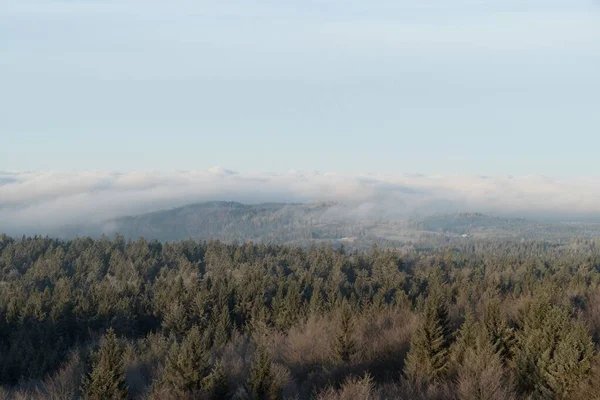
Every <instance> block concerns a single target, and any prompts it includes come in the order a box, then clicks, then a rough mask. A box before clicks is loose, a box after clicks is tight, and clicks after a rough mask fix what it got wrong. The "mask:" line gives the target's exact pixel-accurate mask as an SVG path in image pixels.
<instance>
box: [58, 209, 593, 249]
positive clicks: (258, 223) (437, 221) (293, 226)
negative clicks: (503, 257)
mask: <svg viewBox="0 0 600 400" xmlns="http://www.w3.org/2000/svg"><path fill="white" fill-rule="evenodd" d="M117 233H119V234H122V235H124V236H125V237H126V238H131V239H137V238H139V237H144V238H147V239H157V240H160V241H177V240H184V239H188V238H192V239H196V240H211V239H219V240H223V241H226V242H229V243H232V242H235V241H237V242H247V241H253V242H261V243H278V244H294V245H300V246H307V245H314V244H321V243H325V244H333V245H334V246H335V245H339V244H344V245H346V246H349V247H353V248H358V249H361V248H363V249H364V248H370V247H371V246H372V245H373V244H377V245H379V246H383V247H395V246H398V245H403V244H412V243H421V244H423V243H433V244H440V243H445V242H448V241H452V240H463V239H465V237H475V238H485V239H499V238H511V239H516V240H520V239H542V240H568V239H572V238H576V237H595V236H600V224H597V223H595V224H594V223H588V224H584V223H548V222H540V221H534V220H528V219H523V218H501V217H497V216H490V215H485V214H480V213H468V214H466V213H463V214H445V215H434V216H428V217H425V218H419V219H409V218H406V219H399V218H389V217H387V216H386V214H385V213H384V212H382V211H380V210H379V211H373V210H368V209H367V210H365V209H363V208H361V207H351V206H347V205H343V204H339V203H331V202H321V203H310V204H288V203H265V204H257V205H247V204H241V203H237V202H223V201H219V202H208V203H200V204H192V205H187V206H184V207H179V208H174V209H169V210H162V211H157V212H153V213H148V214H142V215H138V216H128V217H123V218H118V219H114V220H110V221H106V222H105V223H103V224H102V225H101V226H96V227H95V228H93V229H91V230H90V229H89V228H79V229H77V230H74V231H73V230H72V231H70V232H69V234H67V235H63V236H70V237H73V236H88V235H92V236H100V235H101V234H105V235H108V236H113V235H114V234H117Z"/></svg>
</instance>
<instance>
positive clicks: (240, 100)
mask: <svg viewBox="0 0 600 400" xmlns="http://www.w3.org/2000/svg"><path fill="white" fill-rule="evenodd" d="M0 138H1V144H0V170H9V171H10V170H48V169H51V170H59V171H63V170H64V171H79V170H89V169H94V170H110V171H131V170H140V169H141V170H152V169H156V170H189V169H203V168H207V167H211V166H214V165H220V166H223V167H225V168H230V169H234V170H238V171H265V172H278V171H286V170H290V169H297V170H320V171H337V172H343V173H346V172H350V173H356V172H386V173H394V172H420V173H428V174H432V173H443V174H463V173H469V174H496V175H502V174H516V175H525V174H546V175H557V176H570V175H598V174H600V170H599V168H598V149H599V148H600V2H599V1H586V0H563V1H552V0H548V1H537V0H519V1H511V0H490V1H485V0H481V1H470V0H436V1H426V0H411V1H408V0H361V1H359V0H277V1H263V0H253V1H250V0H248V1H245V0H234V1H229V0H214V1H213V0H205V1H191V0H190V1H181V0H175V1H166V0H163V1H148V0H145V1H141V0H118V1H117V0H114V1H108V0H106V1H104V0H95V1H86V0H82V1H78V0H71V1H52V0H47V1H27V0H0Z"/></svg>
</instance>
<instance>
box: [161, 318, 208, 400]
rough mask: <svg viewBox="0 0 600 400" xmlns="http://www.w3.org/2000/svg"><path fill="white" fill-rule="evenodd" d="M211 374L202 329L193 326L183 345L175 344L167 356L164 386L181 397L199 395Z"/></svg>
mask: <svg viewBox="0 0 600 400" xmlns="http://www.w3.org/2000/svg"><path fill="white" fill-rule="evenodd" d="M209 372H210V366H209V357H208V352H207V350H206V348H205V341H204V340H203V338H202V335H201V333H200V329H199V328H198V327H197V326H193V327H192V328H191V329H190V331H189V332H188V334H187V336H186V337H185V339H184V340H183V341H182V343H181V344H177V343H174V344H173V345H172V346H171V349H170V351H169V353H168V354H167V360H166V365H165V371H164V376H163V381H164V384H165V385H166V386H167V387H169V388H171V389H172V390H173V391H174V392H175V393H176V394H177V395H178V396H179V397H185V396H186V395H188V394H192V395H194V394H198V393H199V392H200V391H201V389H202V388H203V380H204V378H206V376H207V375H208V374H209Z"/></svg>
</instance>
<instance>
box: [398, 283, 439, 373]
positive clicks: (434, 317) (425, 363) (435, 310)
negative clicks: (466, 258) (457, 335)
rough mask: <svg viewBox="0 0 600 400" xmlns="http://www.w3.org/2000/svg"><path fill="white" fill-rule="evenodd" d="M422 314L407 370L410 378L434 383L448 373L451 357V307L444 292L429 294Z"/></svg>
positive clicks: (411, 347)
mask: <svg viewBox="0 0 600 400" xmlns="http://www.w3.org/2000/svg"><path fill="white" fill-rule="evenodd" d="M422 318H423V321H422V323H421V326H420V327H419V329H418V330H417V331H416V332H415V334H414V336H413V339H412V341H411V346H410V350H409V352H408V355H407V358H406V365H405V368H404V371H405V374H406V375H407V377H408V378H409V380H412V381H419V382H425V383H430V382H435V381H438V380H440V379H442V378H443V377H444V376H445V374H446V372H447V371H448V367H449V359H450V357H449V347H450V328H449V319H448V308H447V305H446V302H445V299H444V298H443V297H442V296H441V294H439V293H432V294H430V295H429V296H428V297H427V300H426V301H425V304H424V310H423V316H422Z"/></svg>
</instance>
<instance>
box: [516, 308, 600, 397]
mask: <svg viewBox="0 0 600 400" xmlns="http://www.w3.org/2000/svg"><path fill="white" fill-rule="evenodd" d="M521 325H522V329H521V330H519V331H518V333H517V342H516V347H515V350H514V360H515V369H516V372H517V379H518V384H519V386H520V387H521V388H522V389H523V391H524V392H525V393H533V394H534V395H535V396H536V397H540V398H556V397H558V398H564V397H566V396H567V395H568V394H569V392H571V391H572V390H573V389H574V388H575V386H576V385H577V383H578V382H581V380H582V378H583V377H584V376H585V375H586V374H587V373H588V372H589V370H590V368H591V359H592V357H593V354H594V344H593V342H592V340H591V338H590V336H589V334H588V333H587V331H586V329H585V328H584V326H583V325H582V324H581V323H580V322H575V321H573V320H572V318H571V316H570V315H569V312H568V310H566V309H565V308H564V307H560V306H556V305H552V304H551V303H550V302H548V301H547V300H543V299H542V300H540V301H538V302H536V303H534V304H532V305H531V306H530V307H529V309H528V310H526V311H525V313H524V315H523V317H522V321H521Z"/></svg>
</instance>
